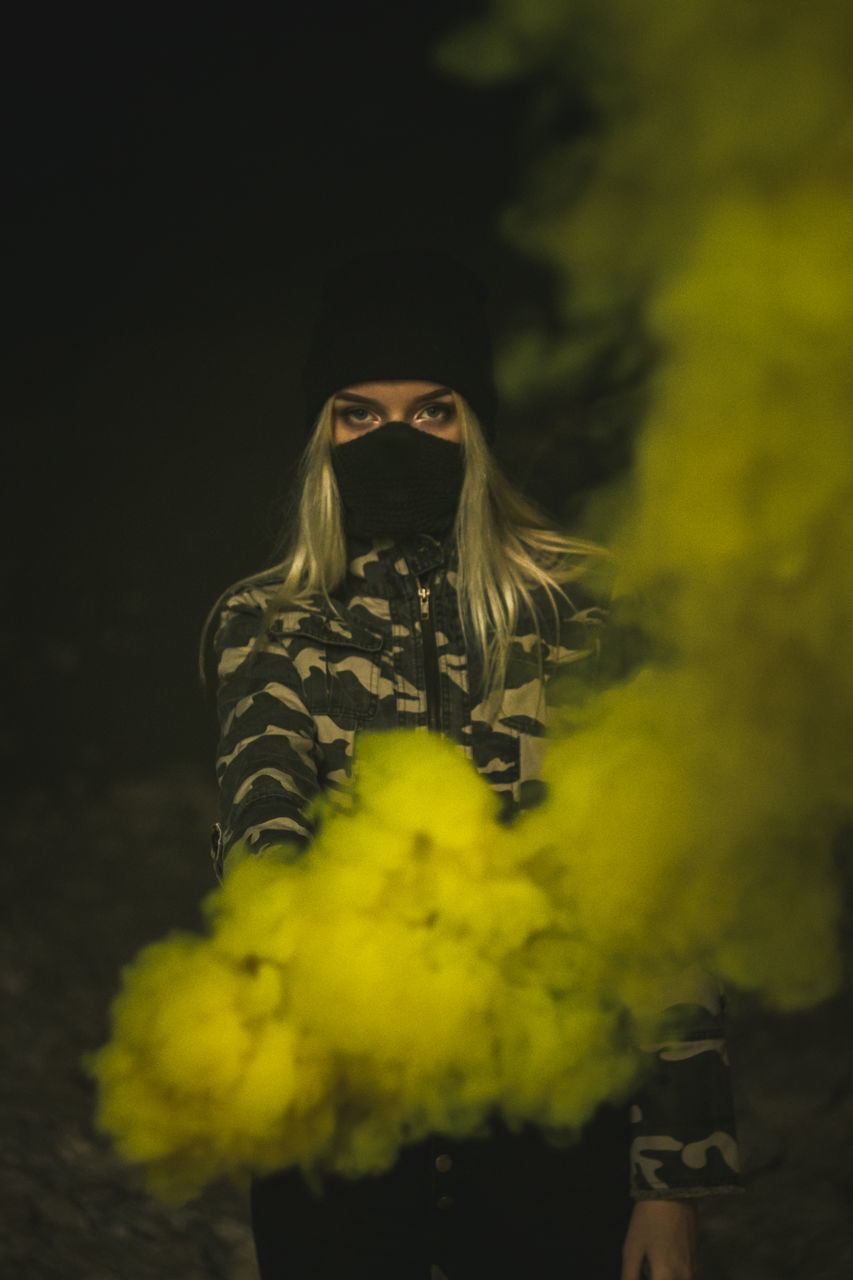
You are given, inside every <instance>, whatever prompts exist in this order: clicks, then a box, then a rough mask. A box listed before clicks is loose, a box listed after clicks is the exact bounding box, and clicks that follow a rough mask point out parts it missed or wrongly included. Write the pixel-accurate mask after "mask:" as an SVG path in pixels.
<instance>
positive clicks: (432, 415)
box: [421, 404, 450, 422]
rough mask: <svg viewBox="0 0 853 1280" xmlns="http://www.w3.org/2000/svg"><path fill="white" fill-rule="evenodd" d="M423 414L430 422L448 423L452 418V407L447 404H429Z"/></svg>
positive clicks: (422, 411) (425, 406)
mask: <svg viewBox="0 0 853 1280" xmlns="http://www.w3.org/2000/svg"><path fill="white" fill-rule="evenodd" d="M421 414H422V415H423V416H424V417H426V418H427V420H428V421H429V422H446V421H447V419H448V418H449V416H450V405H447V404H427V405H424V407H423V409H422V410H421Z"/></svg>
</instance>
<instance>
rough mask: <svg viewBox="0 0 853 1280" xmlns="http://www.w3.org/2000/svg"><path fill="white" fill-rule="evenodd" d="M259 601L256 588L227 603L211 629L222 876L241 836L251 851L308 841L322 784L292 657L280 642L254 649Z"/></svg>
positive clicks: (217, 851) (217, 852)
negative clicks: (311, 809)
mask: <svg viewBox="0 0 853 1280" xmlns="http://www.w3.org/2000/svg"><path fill="white" fill-rule="evenodd" d="M262 614H263V606H262V603H261V602H259V600H258V599H257V597H256V595H255V593H253V592H252V591H243V592H239V591H238V592H237V593H235V594H234V595H232V596H230V597H229V599H228V600H227V601H226V602H225V604H224V606H223V608H222V611H221V613H220V615H219V620H218V625H217V628H216V633H215V636H214V641H213V644H214V652H215V655H216V665H217V714H218V718H219V749H218V752H217V760H216V776H217V780H218V783H219V805H220V810H219V811H220V824H221V825H220V833H219V836H218V838H217V839H216V840H215V842H214V848H213V857H214V864H215V866H216V870H217V874H218V875H220V876H221V874H222V870H223V865H224V860H225V857H226V855H227V854H228V852H229V851H230V850H231V849H232V848H233V846H234V845H235V844H237V843H244V844H245V846H246V847H247V848H248V849H249V850H250V851H252V852H259V851H260V850H261V849H264V848H265V847H267V846H269V845H271V844H275V843H283V842H291V843H295V844H296V845H297V846H299V847H300V848H304V847H305V845H306V844H307V843H308V841H309V839H310V838H311V835H312V833H313V828H312V824H311V821H310V819H309V818H308V817H307V816H306V812H305V810H306V807H307V805H308V803H309V802H310V800H311V799H312V798H313V797H314V796H315V795H316V793H317V791H318V790H319V782H318V746H317V733H316V727H315V724H314V720H313V718H312V716H311V714H310V713H309V711H308V710H307V708H306V706H305V702H304V700H303V694H302V684H301V680H300V677H299V674H298V672H297V670H296V668H295V666H294V663H293V662H292V661H291V659H290V658H289V657H288V655H287V653H286V652H285V651H284V649H282V648H281V647H279V646H276V647H272V646H266V645H264V644H260V645H258V646H257V647H256V648H255V649H254V650H253V647H252V646H253V641H254V640H255V637H256V635H257V633H258V629H259V627H260V625H261V618H262Z"/></svg>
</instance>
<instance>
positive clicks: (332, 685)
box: [270, 612, 384, 728]
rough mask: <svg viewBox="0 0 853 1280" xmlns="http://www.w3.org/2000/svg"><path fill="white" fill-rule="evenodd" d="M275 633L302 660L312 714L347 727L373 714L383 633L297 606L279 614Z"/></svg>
mask: <svg viewBox="0 0 853 1280" xmlns="http://www.w3.org/2000/svg"><path fill="white" fill-rule="evenodd" d="M270 634H271V635H272V636H273V638H274V639H275V640H276V641H277V642H278V643H279V644H281V645H282V647H283V648H285V649H286V650H287V651H288V653H289V654H290V656H291V658H292V659H293V661H294V663H295V664H296V667H297V670H298V671H299V673H300V675H301V677H302V686H303V693H304V697H305V702H306V704H307V706H308V708H309V710H310V711H311V712H312V714H315V715H317V714H320V715H328V716H331V717H332V719H333V720H336V721H338V722H339V724H340V725H341V727H342V728H345V727H354V726H355V725H356V724H359V723H363V722H364V721H367V720H370V719H371V718H372V717H373V715H374V714H375V712H376V704H377V700H378V689H379V669H380V665H381V658H382V647H383V644H384V638H383V636H382V635H381V634H380V633H378V632H375V631H371V630H370V628H369V627H364V626H362V625H361V624H360V623H357V622H352V621H351V620H349V619H342V618H326V617H323V616H321V615H320V614H316V613H302V612H292V613H283V614H280V615H279V616H278V617H277V618H275V619H273V621H272V623H271V625H270Z"/></svg>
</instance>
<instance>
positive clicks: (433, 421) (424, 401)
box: [332, 381, 461, 444]
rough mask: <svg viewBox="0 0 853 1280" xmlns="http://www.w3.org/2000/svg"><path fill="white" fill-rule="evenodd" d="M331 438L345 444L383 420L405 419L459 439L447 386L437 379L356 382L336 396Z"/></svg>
mask: <svg viewBox="0 0 853 1280" xmlns="http://www.w3.org/2000/svg"><path fill="white" fill-rule="evenodd" d="M332 422H333V428H332V441H333V443H334V444H346V443H347V441H349V440H356V439H358V437H359V436H363V435H364V434H365V432H367V431H375V429H376V428H377V427H381V426H382V425H383V424H384V423H386V422H408V423H409V424H410V425H411V426H413V427H417V428H418V430H419V431H428V432H429V433H430V435H432V436H438V437H439V438H440V439H442V440H451V441H453V442H454V443H456V444H458V443H459V440H460V438H461V437H460V434H459V423H458V421H457V418H456V408H455V405H454V403H453V396H452V394H451V391H450V388H449V387H443V386H442V385H441V384H440V383H438V382H401V381H393V382H357V383H355V384H354V385H353V386H351V387H346V388H344V390H343V391H339V392H338V393H337V395H336V396H335V400H334V405H333V408H332Z"/></svg>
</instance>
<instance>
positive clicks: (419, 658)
mask: <svg viewBox="0 0 853 1280" xmlns="http://www.w3.org/2000/svg"><path fill="white" fill-rule="evenodd" d="M352 553H353V555H352V559H351V561H350V565H349V571H348V574H347V577H346V580H345V582H344V583H343V584H342V586H341V587H340V588H339V589H338V591H337V592H336V593H335V598H334V604H335V610H334V612H330V610H329V609H328V606H327V605H326V604H325V602H324V601H323V600H322V598H318V600H317V602H316V604H314V603H312V604H311V605H310V606H305V607H300V608H294V609H288V610H287V611H283V612H280V613H278V614H275V615H274V616H273V617H272V618H271V620H270V622H269V624H268V630H267V635H266V636H265V638H264V641H263V643H262V644H261V645H260V646H258V647H257V648H256V650H255V651H254V652H253V653H252V652H250V651H251V648H252V642H253V641H254V640H255V638H256V636H257V634H258V630H259V624H260V621H261V617H262V614H263V613H264V610H265V608H266V606H267V604H268V603H269V601H270V598H271V596H272V594H273V593H274V592H275V590H276V588H277V587H278V586H279V585H280V582H281V578H280V576H279V575H277V574H276V573H275V572H274V571H270V572H269V573H268V574H266V575H260V576H255V577H253V578H252V579H250V580H248V581H247V582H245V583H243V584H238V585H237V586H236V587H234V588H232V589H230V591H229V592H228V593H226V595H225V596H224V597H223V600H222V603H221V607H220V608H219V610H218V616H217V620H216V621H217V625H216V629H215V633H214V650H215V654H216V660H217V673H218V682H217V705H218V715H219V721H220V745H219V752H218V758H217V777H218V781H219V790H220V823H219V824H217V826H216V828H215V829H214V830H215V838H214V847H213V856H214V861H215V864H216V868H217V872H218V873H219V874H221V871H222V866H223V862H224V858H225V856H226V855H227V853H228V851H229V850H230V849H231V847H232V846H233V845H235V844H236V843H238V842H244V843H245V844H246V845H248V847H249V848H251V849H254V850H261V849H262V848H264V847H265V846H267V845H270V844H274V843H280V842H282V841H290V842H293V841H295V842H297V843H298V844H300V845H302V846H305V845H307V843H308V842H309V841H310V838H311V834H312V828H311V822H310V819H309V817H308V816H307V815H306V808H307V806H308V803H309V801H310V800H311V799H312V797H314V796H315V795H316V794H317V792H318V791H319V790H321V789H322V790H328V789H335V788H341V787H342V786H344V785H345V783H346V780H347V778H348V776H349V771H350V764H351V758H352V752H353V743H354V740H355V737H356V734H357V733H358V732H359V731H360V730H362V729H371V730H377V729H383V728H391V727H403V728H406V727H408V728H421V729H425V728H432V729H434V730H437V731H439V732H442V733H445V734H447V735H448V736H449V737H452V738H454V739H455V740H456V741H458V742H459V743H460V745H461V746H462V748H463V749H464V751H465V752H466V754H467V755H468V757H469V758H470V759H471V760H472V762H473V764H474V765H475V766H476V768H477V769H478V771H479V772H480V773H481V774H482V776H483V777H484V778H485V779H486V780H487V781H488V782H489V784H490V785H491V786H492V787H493V788H494V789H495V790H496V791H497V792H498V793H499V794H500V796H501V798H502V800H503V802H504V807H505V811H506V814H507V815H511V814H512V813H513V812H514V811H516V810H518V809H519V808H524V807H526V806H527V805H529V804H533V803H536V801H537V800H538V798H539V795H540V793H541V784H540V783H539V782H538V771H539V765H540V761H541V757H542V748H543V740H544V735H545V723H544V721H543V716H544V715H545V711H544V708H543V703H542V699H541V696H540V695H541V693H542V682H543V679H544V683H545V691H546V700H545V705H547V688H548V683H549V681H550V680H551V678H552V677H553V675H554V673H555V672H557V671H564V670H565V666H566V664H567V663H570V662H575V661H579V660H587V661H588V660H589V658H590V655H592V654H594V653H595V651H596V650H597V648H598V645H599V637H600V634H601V632H602V628H603V627H604V624H605V614H604V612H603V610H602V609H601V608H600V607H598V605H597V604H596V603H595V602H594V601H593V600H592V599H590V598H588V597H587V598H585V597H584V596H583V594H582V588H581V587H580V585H576V584H572V586H571V587H570V589H569V592H568V594H569V596H570V598H571V601H572V604H571V607H570V608H566V609H564V610H563V616H562V617H561V618H560V619H559V627H558V626H557V620H556V619H553V618H549V613H550V610H548V609H543V610H542V613H541V615H540V618H539V626H540V634H541V636H542V665H541V667H540V664H539V660H538V655H537V640H536V634H535V630H534V628H533V625H532V620H530V619H528V621H527V624H526V625H525V624H524V620H523V619H522V621H521V623H520V625H519V626H518V628H517V634H516V636H515V638H514V641H513V645H512V651H511V654H510V661H509V664H508V670H507V680H506V685H507V692H506V696H505V698H504V701H503V704H502V706H501V708H500V710H499V711H498V712H495V711H494V709H492V708H491V704H489V705H488V706H487V704H486V703H485V701H484V699H483V689H482V672H481V670H480V669H479V667H478V664H477V661H476V659H474V658H472V657H471V655H468V654H466V652H465V647H464V645H463V639H462V629H461V623H460V620H459V611H458V607H457V598H456V590H455V572H454V569H453V562H452V555H451V554H450V553H449V552H448V549H447V548H446V547H444V546H442V545H441V544H440V543H439V542H437V541H436V540H435V539H434V538H431V537H428V536H423V537H417V538H413V539H410V540H406V541H405V542H398V543H396V544H392V543H391V542H390V540H386V541H381V540H377V541H375V542H374V543H373V544H371V545H366V544H365V545H364V546H361V547H357V546H354V547H352ZM682 1012H683V1010H682ZM693 1012H694V1013H695V1017H694V1018H693V1020H692V1026H691V1029H690V1030H689V1031H688V1032H684V1030H683V1026H682V1030H681V1031H680V1033H679V1038H678V1043H677V1045H675V1046H673V1045H672V1044H670V1045H668V1046H666V1047H663V1046H662V1047H661V1048H660V1051H659V1052H657V1053H656V1054H654V1055H651V1054H650V1057H651V1058H653V1069H652V1071H651V1073H650V1078H649V1082H648V1084H647V1086H646V1087H645V1088H644V1089H643V1091H642V1093H641V1094H640V1095H638V1096H637V1097H636V1098H635V1100H634V1103H633V1105H632V1107H631V1121H632V1161H631V1164H632V1174H631V1189H632V1194H633V1195H635V1196H637V1197H644V1196H645V1197H661V1196H664V1197H665V1196H693V1195H703V1194H710V1193H713V1192H717V1191H729V1190H732V1189H734V1188H736V1187H738V1186H739V1178H738V1174H737V1153H736V1145H735V1137H734V1125H733V1116H732V1104H731V1091H730V1082H729V1073H728V1064H727V1058H726V1046H725V1040H724V1035H723V1028H722V1021H721V1013H720V1010H719V1005H718V1003H717V1002H716V1000H715V997H713V996H711V997H710V998H704V999H702V998H700V999H699V1000H697V1003H696V1005H695V1007H694V1010H693Z"/></svg>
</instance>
